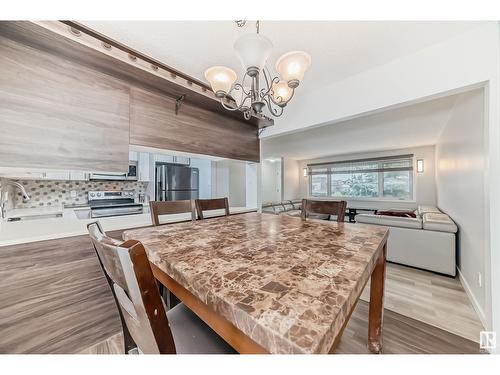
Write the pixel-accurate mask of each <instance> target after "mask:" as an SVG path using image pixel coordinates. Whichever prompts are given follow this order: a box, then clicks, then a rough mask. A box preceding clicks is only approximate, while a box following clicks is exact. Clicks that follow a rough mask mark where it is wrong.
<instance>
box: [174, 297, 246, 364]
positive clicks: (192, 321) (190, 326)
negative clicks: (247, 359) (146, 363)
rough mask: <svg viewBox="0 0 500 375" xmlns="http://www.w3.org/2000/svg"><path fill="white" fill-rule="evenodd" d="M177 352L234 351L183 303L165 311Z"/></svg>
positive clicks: (211, 352) (217, 352) (206, 352)
mask: <svg viewBox="0 0 500 375" xmlns="http://www.w3.org/2000/svg"><path fill="white" fill-rule="evenodd" d="M167 318H168V322H169V325H170V329H171V330H172V336H173V337H174V342H175V348H176V351H177V354H231V353H236V351H235V350H234V349H233V348H232V347H231V346H230V345H229V344H228V343H226V342H225V341H224V340H223V339H222V338H221V337H220V336H219V335H217V334H216V333H215V332H214V331H213V330H212V329H211V328H210V327H209V326H207V325H206V324H205V323H204V322H203V321H202V320H201V319H200V318H198V316H197V315H196V314H194V313H193V312H192V311H191V310H190V309H188V308H187V307H186V305H184V304H183V303H180V304H178V305H177V306H175V307H174V308H173V309H170V310H169V311H168V312H167Z"/></svg>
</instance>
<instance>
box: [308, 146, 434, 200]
mask: <svg viewBox="0 0 500 375" xmlns="http://www.w3.org/2000/svg"><path fill="white" fill-rule="evenodd" d="M405 154H413V155H414V159H415V160H416V159H424V165H425V167H424V172H423V173H415V174H414V178H415V179H414V186H413V187H414V196H415V199H414V200H413V201H408V202H404V201H396V200H390V201H386V200H352V201H351V200H350V201H349V205H350V206H353V207H355V206H358V207H366V208H370V207H374V208H382V209H384V208H386V209H387V208H408V209H414V208H416V206H417V205H419V204H423V205H436V202H437V200H436V182H435V173H434V146H423V147H414V148H405V149H398V150H388V151H381V152H370V153H357V154H349V155H336V156H332V157H325V158H321V159H311V160H302V161H301V162H300V163H299V171H302V169H303V168H304V167H306V166H307V164H309V163H324V162H331V161H343V160H356V159H364V158H376V157H383V156H395V155H405ZM414 168H416V166H414ZM300 176H301V177H300V188H299V189H300V196H302V197H308V196H309V178H308V177H303V175H302V174H301V175H300Z"/></svg>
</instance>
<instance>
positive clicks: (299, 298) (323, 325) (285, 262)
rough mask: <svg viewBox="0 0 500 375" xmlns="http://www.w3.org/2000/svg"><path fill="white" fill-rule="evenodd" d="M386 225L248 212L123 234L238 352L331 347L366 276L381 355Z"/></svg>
mask: <svg viewBox="0 0 500 375" xmlns="http://www.w3.org/2000/svg"><path fill="white" fill-rule="evenodd" d="M387 235H388V229H387V228H384V227H377V226H369V225H364V224H350V223H337V222H333V221H323V220H302V219H300V218H296V217H290V216H287V215H271V214H260V213H247V214H239V215H231V216H227V217H226V216H224V217H219V218H212V219H206V220H198V221H196V222H185V223H178V224H168V225H162V226H157V227H149V228H143V229H136V230H129V231H126V232H124V233H123V239H124V240H129V239H135V240H139V241H141V242H142V244H143V245H144V248H145V249H146V252H147V255H148V258H149V260H150V264H151V266H152V270H153V274H154V275H155V277H156V278H157V279H158V280H159V281H160V282H161V283H162V284H164V285H165V286H166V287H167V288H168V289H169V290H171V291H172V292H173V293H174V294H175V295H176V296H177V297H178V298H179V299H180V300H181V301H182V302H184V303H185V304H186V305H187V306H188V307H189V308H191V309H192V310H193V311H194V312H195V313H196V314H197V315H198V316H199V317H200V318H201V319H202V320H204V321H205V322H206V323H207V324H208V325H209V326H211V327H212V328H213V329H214V330H215V331H216V332H217V333H219V335H220V336H221V337H222V338H224V339H225V340H226V341H227V342H228V343H229V344H231V345H232V346H233V347H234V348H235V349H236V350H237V351H238V352H240V353H265V352H267V353H329V352H332V351H334V349H335V347H336V345H337V344H338V341H339V340H340V337H341V335H342V332H343V329H344V327H345V325H346V324H347V321H348V320H349V317H350V314H351V312H352V310H353V309H354V307H355V305H356V302H357V301H358V299H359V296H360V294H361V292H362V290H363V288H364V286H365V284H366V283H367V281H368V280H369V279H370V277H371V280H372V282H371V285H372V286H371V298H370V312H369V315H370V316H369V332H368V345H369V348H370V350H372V351H373V352H380V351H381V330H382V313H383V302H382V301H383V289H384V278H385V272H384V271H385V252H386V242H387Z"/></svg>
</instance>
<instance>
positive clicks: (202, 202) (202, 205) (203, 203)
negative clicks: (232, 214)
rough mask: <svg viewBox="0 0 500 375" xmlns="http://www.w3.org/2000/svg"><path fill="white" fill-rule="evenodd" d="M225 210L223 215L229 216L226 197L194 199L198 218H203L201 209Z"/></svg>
mask: <svg viewBox="0 0 500 375" xmlns="http://www.w3.org/2000/svg"><path fill="white" fill-rule="evenodd" d="M221 209H223V210H225V212H224V216H229V200H228V199H227V197H226V198H215V199H196V211H197V212H198V218H200V219H201V220H203V219H204V217H203V211H208V210H221Z"/></svg>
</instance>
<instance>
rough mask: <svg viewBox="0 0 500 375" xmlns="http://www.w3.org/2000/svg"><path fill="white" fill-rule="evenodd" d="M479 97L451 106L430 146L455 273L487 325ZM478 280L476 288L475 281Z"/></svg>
mask: <svg viewBox="0 0 500 375" xmlns="http://www.w3.org/2000/svg"><path fill="white" fill-rule="evenodd" d="M485 159H486V148H485V128H484V94H483V90H482V89H481V90H475V91H473V92H471V93H467V94H463V95H462V96H461V97H460V98H459V99H458V100H457V102H456V104H455V107H454V109H453V111H452V114H451V116H450V119H449V121H448V123H447V124H446V127H445V128H444V129H443V132H442V133H441V136H440V138H439V140H438V142H437V144H436V186H437V203H438V207H439V208H440V209H441V210H442V211H444V212H446V213H447V214H448V215H450V216H451V217H452V218H453V220H454V221H455V222H456V223H457V225H458V228H459V233H458V267H459V270H460V273H461V278H462V282H463V284H464V287H465V289H466V290H467V292H468V293H469V295H470V296H471V297H472V298H471V299H472V301H473V303H474V305H475V307H476V310H478V312H479V315H480V317H481V320H482V321H483V322H484V324H485V325H486V326H489V325H490V324H491V316H490V311H489V306H488V305H487V301H488V299H489V298H488V296H487V290H489V288H490V277H489V276H490V275H489V257H488V248H487V246H486V244H487V238H488V236H489V233H488V232H489V228H487V227H486V223H485V221H486V214H485V212H486V210H485V193H486V189H485V181H484V173H485V163H486V160H485ZM479 277H480V278H481V284H482V285H480V282H479V280H478V278H479Z"/></svg>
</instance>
